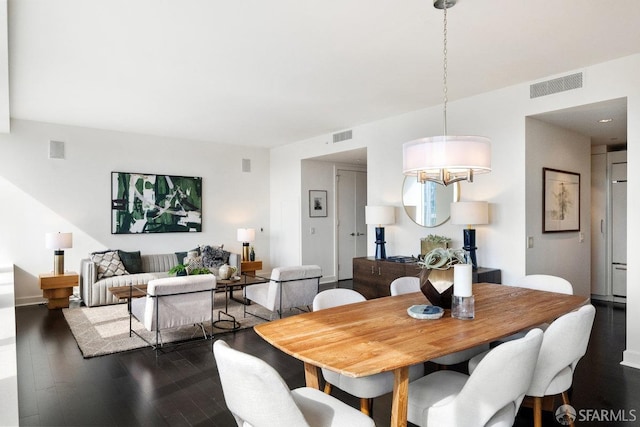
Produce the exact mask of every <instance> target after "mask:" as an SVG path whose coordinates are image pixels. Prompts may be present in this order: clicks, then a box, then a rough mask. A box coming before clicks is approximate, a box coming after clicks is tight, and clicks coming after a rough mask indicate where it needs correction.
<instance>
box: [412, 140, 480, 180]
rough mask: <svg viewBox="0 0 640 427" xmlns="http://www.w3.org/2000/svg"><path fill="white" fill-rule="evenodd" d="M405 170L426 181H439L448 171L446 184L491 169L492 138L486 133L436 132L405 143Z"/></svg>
mask: <svg viewBox="0 0 640 427" xmlns="http://www.w3.org/2000/svg"><path fill="white" fill-rule="evenodd" d="M402 171H403V173H404V174H405V175H409V176H416V177H418V179H419V180H420V181H422V182H424V181H426V180H436V181H438V180H439V179H440V177H441V175H443V174H444V173H443V172H444V171H446V173H447V174H448V175H450V176H449V177H445V178H444V179H445V181H446V182H445V184H447V183H450V182H455V181H457V180H461V179H467V178H466V177H467V176H468V175H471V176H473V175H474V174H480V173H487V172H491V141H490V140H489V138H485V137H483V136H453V135H452V136H447V135H444V136H432V137H429V138H420V139H416V140H413V141H409V142H405V143H404V144H403V145H402Z"/></svg>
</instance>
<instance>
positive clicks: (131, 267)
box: [118, 249, 144, 274]
mask: <svg viewBox="0 0 640 427" xmlns="http://www.w3.org/2000/svg"><path fill="white" fill-rule="evenodd" d="M118 256H119V257H120V259H121V260H122V263H123V264H124V268H125V269H126V270H127V272H128V273H129V274H137V273H144V271H142V258H140V251H135V252H125V251H121V250H120V249H118Z"/></svg>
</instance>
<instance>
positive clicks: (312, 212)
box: [309, 190, 327, 218]
mask: <svg viewBox="0 0 640 427" xmlns="http://www.w3.org/2000/svg"><path fill="white" fill-rule="evenodd" d="M309 216H310V217H311V218H313V217H322V216H327V192H326V191H325V190H309Z"/></svg>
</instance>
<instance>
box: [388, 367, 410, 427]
mask: <svg viewBox="0 0 640 427" xmlns="http://www.w3.org/2000/svg"><path fill="white" fill-rule="evenodd" d="M408 404H409V367H408V366H404V367H402V368H398V369H396V370H394V371H393V397H392V402H391V427H406V425H407V406H408Z"/></svg>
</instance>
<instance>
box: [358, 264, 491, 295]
mask: <svg viewBox="0 0 640 427" xmlns="http://www.w3.org/2000/svg"><path fill="white" fill-rule="evenodd" d="M418 274H420V268H419V267H418V265H417V264H415V263H404V262H393V261H387V260H384V259H375V258H373V257H362V258H354V259H353V289H355V290H356V291H358V292H360V293H361V294H362V295H364V296H365V298H367V299H372V298H380V297H386V296H389V295H391V292H390V291H389V287H390V286H391V282H393V281H394V280H395V279H397V278H398V277H403V276H417V275H418ZM472 280H473V283H482V282H486V283H501V282H502V274H501V271H500V270H499V269H496V268H486V267H478V270H476V271H474V272H473V277H472Z"/></svg>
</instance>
